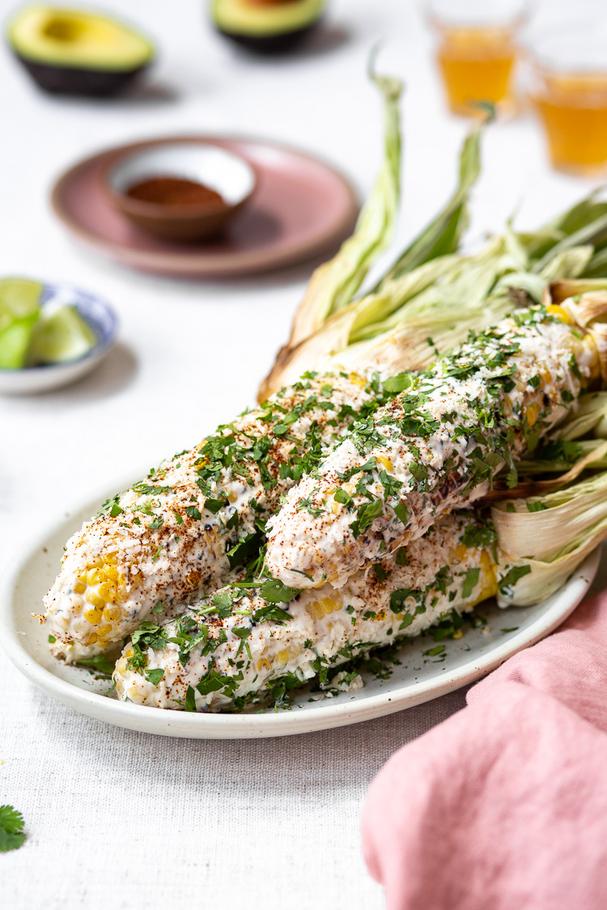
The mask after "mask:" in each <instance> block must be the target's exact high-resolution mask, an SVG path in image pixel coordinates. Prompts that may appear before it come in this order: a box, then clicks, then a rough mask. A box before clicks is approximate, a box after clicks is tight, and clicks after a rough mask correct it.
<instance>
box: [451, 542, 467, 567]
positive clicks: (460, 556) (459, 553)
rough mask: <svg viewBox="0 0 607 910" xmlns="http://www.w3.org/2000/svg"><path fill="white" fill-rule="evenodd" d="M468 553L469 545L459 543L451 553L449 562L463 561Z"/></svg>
mask: <svg viewBox="0 0 607 910" xmlns="http://www.w3.org/2000/svg"><path fill="white" fill-rule="evenodd" d="M467 555H468V547H467V546H466V545H465V544H463V543H458V545H457V546H456V547H454V549H453V550H451V553H450V554H449V562H452V563H453V562H462V561H463V560H464V559H465V558H466V556H467Z"/></svg>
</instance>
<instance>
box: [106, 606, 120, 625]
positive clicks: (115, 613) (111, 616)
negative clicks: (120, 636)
mask: <svg viewBox="0 0 607 910" xmlns="http://www.w3.org/2000/svg"><path fill="white" fill-rule="evenodd" d="M103 615H104V616H105V618H106V619H107V620H109V622H116V620H117V619H120V617H121V615H122V610H121V609H120V607H106V608H105V611H104V614H103Z"/></svg>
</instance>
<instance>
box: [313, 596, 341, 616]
mask: <svg viewBox="0 0 607 910" xmlns="http://www.w3.org/2000/svg"><path fill="white" fill-rule="evenodd" d="M341 606H342V602H341V600H340V599H339V598H338V597H322V598H321V599H320V600H315V601H313V602H312V603H309V604H307V606H306V610H307V611H308V613H309V614H310V616H312V617H313V618H314V619H322V618H323V616H328V615H329V613H334V612H335V611H336V610H340V609H341Z"/></svg>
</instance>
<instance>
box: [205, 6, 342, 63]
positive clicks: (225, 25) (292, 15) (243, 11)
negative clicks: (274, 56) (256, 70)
mask: <svg viewBox="0 0 607 910" xmlns="http://www.w3.org/2000/svg"><path fill="white" fill-rule="evenodd" d="M326 5H327V4H326V0H284V2H280V3H263V4H262V3H259V2H255V0H213V6H212V18H213V22H214V24H215V27H216V28H217V29H218V30H219V31H220V32H221V33H222V34H223V35H226V37H228V38H231V39H232V40H233V41H236V42H237V43H239V44H241V45H243V46H245V47H247V48H249V49H251V50H256V51H261V52H280V51H287V50H290V49H291V48H292V47H294V46H295V45H296V44H298V43H299V42H300V41H301V40H302V39H303V38H304V37H305V36H307V35H308V34H309V33H310V31H312V29H314V28H315V26H316V25H317V24H318V22H319V20H320V19H321V17H322V15H323V13H324V11H325V8H326Z"/></svg>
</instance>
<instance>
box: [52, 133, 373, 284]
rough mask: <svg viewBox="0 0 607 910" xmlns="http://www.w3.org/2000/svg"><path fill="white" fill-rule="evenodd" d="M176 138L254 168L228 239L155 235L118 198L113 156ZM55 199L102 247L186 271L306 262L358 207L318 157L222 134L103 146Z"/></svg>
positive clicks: (147, 266)
mask: <svg viewBox="0 0 607 910" xmlns="http://www.w3.org/2000/svg"><path fill="white" fill-rule="evenodd" d="M175 141H181V142H183V141H187V142H204V143H212V144H214V145H219V146H222V147H223V148H226V149H228V150H230V151H233V152H235V153H236V154H238V155H241V156H242V157H243V158H244V159H246V160H247V161H248V162H249V163H250V164H251V165H252V167H253V168H254V169H255V173H256V176H257V185H256V189H255V192H254V194H253V197H252V198H251V201H250V202H249V203H248V205H247V207H246V208H245V209H244V210H243V212H242V214H241V216H240V217H239V218H237V219H235V220H234V223H233V224H232V225H230V227H229V229H228V230H227V231H226V234H225V236H224V237H222V238H221V239H218V240H214V241H212V242H211V241H201V242H199V243H190V244H176V243H170V242H169V241H164V240H159V239H155V238H154V237H151V236H148V235H147V234H145V233H144V232H143V231H141V232H140V231H139V230H138V229H137V228H135V227H134V226H132V225H131V224H130V223H129V222H128V221H127V220H126V219H125V218H124V217H123V216H122V215H120V214H119V213H118V212H117V211H116V210H115V209H114V208H113V206H112V205H111V202H110V200H109V197H108V194H107V192H106V189H105V187H104V183H103V176H102V175H103V174H104V173H105V172H106V171H107V168H108V167H109V166H110V165H111V164H112V163H113V161H114V160H116V159H118V158H119V157H120V156H122V155H123V154H124V153H125V152H126V151H134V150H136V149H142V148H146V147H148V146H151V145H161V144H164V143H168V142H175ZM51 201H52V205H53V209H54V211H55V213H56V214H57V215H58V216H59V218H60V219H61V220H62V221H63V223H64V224H65V225H66V226H67V227H68V229H69V230H70V231H72V233H73V234H75V235H76V237H78V239H79V240H82V241H83V242H85V243H86V244H88V245H89V246H92V247H94V248H95V249H96V250H98V251H99V252H101V253H105V254H106V255H108V256H111V257H113V258H115V259H117V260H119V261H120V262H122V263H125V264H126V265H130V266H133V267H134V268H138V269H143V270H144V271H148V272H158V273H160V274H165V275H178V276H184V277H186V276H198V277H211V276H215V275H225V276H229V275H242V274H245V273H250V272H261V271H265V270H267V269H271V268H276V267H278V266H283V265H287V264H293V263H295V262H301V261H302V260H305V259H307V258H310V257H312V256H314V255H316V254H318V253H320V252H322V251H323V250H325V249H327V248H328V247H330V246H332V245H335V244H336V243H338V242H339V241H340V240H342V239H343V238H344V237H346V236H347V234H348V233H349V232H350V231H351V229H352V227H353V224H354V219H355V217H356V212H357V208H358V207H357V202H356V196H355V193H354V191H353V189H352V186H351V185H350V183H349V182H348V181H347V180H346V178H345V177H344V176H343V175H342V174H340V173H339V172H338V171H336V170H335V169H334V168H332V167H329V166H328V165H327V164H325V163H324V162H322V161H319V160H318V159H317V158H313V157H311V156H310V155H306V154H305V153H303V152H299V151H297V150H296V149H292V148H288V147H285V146H282V145H277V144H276V143H273V142H265V141H258V140H253V139H238V138H226V137H218V136H170V137H169V136H167V137H166V138H163V139H155V140H148V141H146V142H135V143H132V144H130V145H123V146H119V147H116V148H113V149H109V150H107V151H104V152H100V153H99V154H97V155H94V156H92V157H90V158H86V159H84V160H83V161H80V162H79V163H78V164H75V165H74V166H73V167H71V168H70V169H69V170H68V171H66V172H65V173H64V174H63V175H62V176H61V177H59V179H58V180H57V182H56V183H55V185H54V187H53V190H52V196H51Z"/></svg>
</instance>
